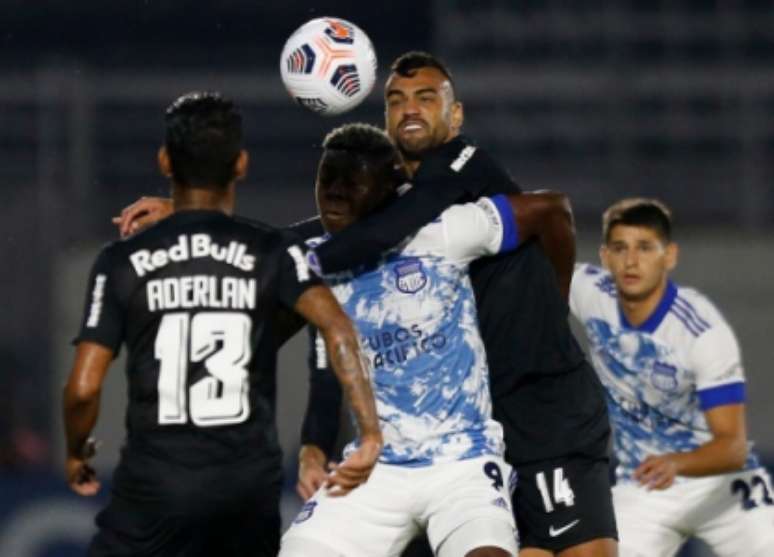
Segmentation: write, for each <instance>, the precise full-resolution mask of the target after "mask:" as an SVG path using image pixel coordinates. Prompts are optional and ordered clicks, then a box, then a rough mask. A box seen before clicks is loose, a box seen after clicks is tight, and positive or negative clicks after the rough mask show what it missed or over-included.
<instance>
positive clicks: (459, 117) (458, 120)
mask: <svg viewBox="0 0 774 557" xmlns="http://www.w3.org/2000/svg"><path fill="white" fill-rule="evenodd" d="M464 123H465V109H464V107H463V106H462V103H461V102H460V101H454V103H453V104H452V107H451V125H450V126H449V127H450V128H451V131H452V133H453V134H454V135H457V134H458V133H460V130H462V124H464Z"/></svg>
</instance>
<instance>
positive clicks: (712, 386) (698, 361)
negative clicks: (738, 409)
mask: <svg viewBox="0 0 774 557" xmlns="http://www.w3.org/2000/svg"><path fill="white" fill-rule="evenodd" d="M690 359H691V362H690V364H691V367H692V369H693V370H694V372H695V373H696V389H697V391H698V396H699V407H700V408H701V409H702V410H704V411H706V410H710V409H711V408H714V407H716V406H722V405H725V404H741V403H743V402H744V401H745V399H746V393H745V379H744V369H743V368H742V361H741V353H740V350H739V343H738V342H737V340H736V335H734V332H733V331H732V330H731V327H729V326H728V324H726V323H725V322H724V321H722V322H719V323H715V324H713V326H712V327H710V328H709V329H708V330H706V331H704V332H703V333H702V334H701V336H699V338H697V339H696V341H695V342H694V345H693V347H692V349H691V352H690Z"/></svg>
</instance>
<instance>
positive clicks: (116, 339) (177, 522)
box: [64, 93, 382, 557]
mask: <svg viewBox="0 0 774 557" xmlns="http://www.w3.org/2000/svg"><path fill="white" fill-rule="evenodd" d="M165 121H166V140H165V145H164V146H163V147H162V148H161V150H160V151H159V163H160V166H161V169H162V172H163V173H164V174H165V175H166V176H168V177H170V178H171V180H172V192H173V195H172V198H173V204H174V213H173V214H172V216H171V217H169V218H168V219H166V220H164V221H163V222H161V223H159V224H158V225H157V226H154V227H152V228H150V229H148V230H146V231H144V232H143V233H141V234H138V235H135V236H134V237H132V238H130V239H128V240H124V241H120V242H115V243H112V244H110V245H108V246H107V247H106V248H104V249H103V250H102V251H101V253H100V254H99V256H98V258H97V261H96V263H95V264H94V267H93V270H92V273H91V277H90V279H89V291H88V295H87V300H86V308H85V312H84V318H83V322H82V327H81V331H80V334H79V335H78V338H77V339H76V342H77V351H76V355H75V363H74V367H73V370H72V372H71V375H70V377H69V380H68V383H67V385H66V387H65V390H64V416H65V429H66V437H67V461H66V475H67V481H68V483H69V484H70V486H71V488H72V489H73V490H74V491H75V492H76V493H79V494H81V495H93V494H94V493H96V492H97V490H98V489H99V482H98V481H97V480H96V475H95V472H94V470H93V469H92V468H91V467H90V466H89V464H88V458H89V457H90V456H92V455H93V447H94V444H93V442H92V441H91V440H90V439H89V434H90V432H91V431H92V429H93V427H94V425H95V423H96V420H97V415H98V410H99V396H100V388H101V385H102V382H103V380H104V377H105V375H106V372H107V369H108V367H109V365H110V363H111V361H112V359H113V358H114V357H115V356H116V355H117V354H118V351H119V349H120V346H121V344H122V343H124V342H125V343H126V346H127V350H128V352H129V354H128V362H127V376H128V380H129V403H128V408H127V415H126V424H127V430H128V435H127V439H126V444H125V446H124V447H123V449H122V454H121V460H120V463H119V466H118V468H117V469H116V472H115V476H114V479H113V491H112V495H111V500H110V503H109V504H108V506H107V508H106V509H105V510H103V511H102V512H101V513H100V514H99V515H98V517H97V525H98V526H99V531H98V533H97V535H96V537H95V538H94V540H93V542H92V545H91V548H90V553H89V554H90V555H93V556H102V555H111V556H117V555H127V556H129V555H131V556H142V555H154V556H172V555H174V556H193V555H202V556H204V555H207V556H209V555H219V556H222V555H234V556H244V555H256V556H267V557H268V556H274V555H276V553H277V551H278V548H279V530H280V518H279V504H278V501H279V492H280V484H281V454H280V448H279V444H278V440H277V432H276V427H275V424H274V415H275V409H274V404H275V367H276V352H277V348H278V338H277V331H276V330H275V317H276V315H277V313H278V311H279V310H280V309H281V308H283V307H284V308H291V309H293V310H295V311H296V312H298V313H299V314H300V315H302V316H303V317H304V318H305V319H307V320H308V321H310V322H312V323H315V324H316V325H317V326H319V327H321V328H322V329H323V330H324V331H325V343H326V346H327V348H328V352H329V354H330V356H331V358H332V361H333V362H334V371H335V373H336V376H337V377H338V379H339V381H340V383H341V385H342V387H343V389H344V391H345V392H346V393H347V396H348V398H349V399H350V401H351V403H352V405H353V409H354V415H355V417H356V420H357V422H358V426H359V428H360V434H361V436H360V444H359V449H358V450H357V451H356V453H354V454H353V455H352V457H351V458H350V459H348V460H347V461H345V462H343V463H342V464H341V466H339V467H338V468H336V469H335V470H334V471H333V472H332V473H331V474H330V475H329V477H328V484H329V485H330V486H331V488H332V491H333V492H334V493H336V492H341V493H345V492H347V491H349V490H350V489H352V488H354V487H355V486H357V485H359V484H360V483H362V482H363V481H365V480H366V479H367V477H368V475H369V474H370V471H371V469H372V467H373V465H374V464H375V462H376V459H377V457H378V454H379V451H380V448H381V442H382V441H381V433H380V432H379V425H378V420H377V417H376V410H375V405H374V399H373V394H372V392H371V387H370V383H369V381H368V379H367V375H366V374H365V373H364V370H363V368H362V363H361V362H362V360H361V357H360V352H359V348H358V341H357V337H356V334H355V331H354V328H353V327H352V324H351V322H350V321H349V319H348V318H347V317H346V315H345V314H344V313H343V312H342V310H341V307H340V306H339V304H338V303H337V302H336V299H335V298H334V297H333V296H332V294H331V292H330V290H328V288H327V287H325V286H324V285H322V284H321V283H320V281H319V280H318V279H317V278H316V276H315V275H314V273H311V272H310V270H309V268H308V266H307V264H306V262H305V253H304V248H303V247H302V244H299V243H297V240H296V238H295V237H294V236H292V235H290V234H288V233H287V232H282V231H278V230H275V229H273V228H271V227H269V226H265V225H260V224H248V223H246V222H242V221H240V220H237V219H235V218H233V217H231V216H230V215H231V213H232V211H233V206H234V191H235V183H236V180H237V179H238V178H241V177H242V176H243V175H244V174H245V170H246V166H247V154H246V152H245V151H243V150H242V149H241V141H242V130H241V117H240V116H239V114H238V112H237V111H236V110H235V108H234V106H233V104H232V103H230V102H229V101H226V100H224V99H222V98H221V97H220V96H219V95H216V94H210V93H193V94H189V95H185V96H183V97H181V98H180V99H178V100H177V101H176V102H175V103H173V104H172V105H171V106H170V108H169V109H168V110H167V113H166V118H165Z"/></svg>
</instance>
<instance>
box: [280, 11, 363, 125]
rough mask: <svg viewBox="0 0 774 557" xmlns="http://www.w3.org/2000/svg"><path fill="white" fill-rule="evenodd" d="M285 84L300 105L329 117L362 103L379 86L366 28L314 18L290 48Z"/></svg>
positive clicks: (283, 61) (285, 54)
mask: <svg viewBox="0 0 774 557" xmlns="http://www.w3.org/2000/svg"><path fill="white" fill-rule="evenodd" d="M280 72H281V75H282V82H283V83H284V84H285V88H286V89H287V90H288V93H290V96H291V97H293V98H294V99H295V100H296V102H298V104H300V105H302V106H305V107H306V108H308V109H309V110H312V111H314V112H317V113H319V114H322V115H324V116H334V115H336V114H341V113H343V112H346V111H348V110H351V109H352V108H354V107H356V106H357V105H358V104H360V103H361V102H362V101H363V99H365V98H366V97H367V96H368V94H369V93H370V92H371V89H373V86H374V83H375V82H376V52H375V51H374V47H373V45H372V44H371V39H369V38H368V35H366V34H365V33H364V32H363V30H362V29H360V28H359V27H358V26H357V25H355V24H353V23H350V22H349V21H346V20H343V19H339V18H335V17H320V18H317V19H312V20H311V21H308V22H306V23H304V24H303V25H302V26H301V27H299V28H298V29H297V30H296V31H295V33H293V34H292V35H291V36H290V38H289V39H288V40H287V42H286V43H285V47H284V48H283V49H282V56H281V57H280Z"/></svg>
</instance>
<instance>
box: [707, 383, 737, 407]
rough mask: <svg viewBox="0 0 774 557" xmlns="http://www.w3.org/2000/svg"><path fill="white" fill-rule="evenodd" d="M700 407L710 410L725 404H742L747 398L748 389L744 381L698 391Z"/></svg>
mask: <svg viewBox="0 0 774 557" xmlns="http://www.w3.org/2000/svg"><path fill="white" fill-rule="evenodd" d="M698 395H699V408H701V409H702V410H710V409H711V408H715V407H716V406H723V405H724V404H741V403H743V402H744V401H745V400H747V396H746V389H745V386H744V383H743V382H741V381H740V382H739V383H729V384H728V385H721V386H720V387H712V388H710V389H704V390H703V391H698Z"/></svg>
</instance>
